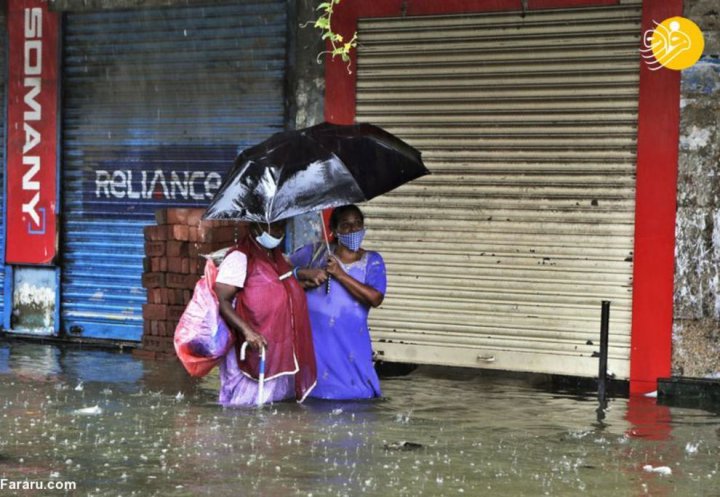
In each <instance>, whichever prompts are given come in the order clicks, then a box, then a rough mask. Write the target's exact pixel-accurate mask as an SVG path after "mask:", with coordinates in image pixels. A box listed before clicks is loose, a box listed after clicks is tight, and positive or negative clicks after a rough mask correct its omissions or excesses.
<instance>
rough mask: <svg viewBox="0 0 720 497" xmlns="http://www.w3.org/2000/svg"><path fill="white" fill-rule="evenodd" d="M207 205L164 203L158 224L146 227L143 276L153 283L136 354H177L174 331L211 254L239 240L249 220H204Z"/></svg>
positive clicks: (157, 215)
mask: <svg viewBox="0 0 720 497" xmlns="http://www.w3.org/2000/svg"><path fill="white" fill-rule="evenodd" d="M203 212H204V209H160V210H158V211H156V212H155V220H156V221H157V225H155V226H146V227H145V259H144V272H143V276H142V284H143V287H145V288H146V289H147V304H144V305H143V321H144V330H143V339H142V347H141V349H137V350H136V351H135V354H136V355H139V356H142V357H146V358H152V359H169V358H174V357H175V349H174V348H173V335H174V333H175V328H176V327H177V324H178V321H179V320H180V316H181V315H182V313H183V311H184V310H185V306H186V305H187V303H188V302H189V301H190V298H191V297H192V293H193V289H194V288H195V284H196V283H197V281H198V280H199V279H200V277H201V276H202V275H203V273H204V270H205V258H204V257H202V254H209V253H211V252H214V251H216V250H219V249H222V248H225V247H229V246H231V245H233V244H234V243H235V240H237V238H238V236H241V235H243V233H242V232H241V231H240V230H243V229H245V228H244V226H242V225H238V224H237V223H235V222H232V221H201V220H200V218H201V216H202V214H203Z"/></svg>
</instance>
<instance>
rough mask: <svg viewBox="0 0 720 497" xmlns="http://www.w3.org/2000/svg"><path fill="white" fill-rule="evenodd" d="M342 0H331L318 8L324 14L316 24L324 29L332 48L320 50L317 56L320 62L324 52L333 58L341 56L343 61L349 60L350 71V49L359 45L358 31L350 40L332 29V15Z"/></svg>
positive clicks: (323, 31)
mask: <svg viewBox="0 0 720 497" xmlns="http://www.w3.org/2000/svg"><path fill="white" fill-rule="evenodd" d="M341 1H342V0H330V1H329V2H323V3H321V4H320V5H318V7H317V10H321V11H323V14H322V15H321V16H320V17H319V18H318V19H317V20H316V21H315V24H314V26H315V27H316V28H317V29H319V30H320V31H322V33H323V35H322V39H323V40H329V41H330V50H325V51H323V52H320V53H319V54H318V56H317V59H318V64H319V63H320V57H321V56H322V55H323V54H329V55H330V57H331V58H332V59H335V57H338V56H339V57H340V58H341V59H342V60H343V62H347V70H348V73H351V72H352V71H351V70H350V51H351V50H352V49H353V48H355V47H357V31H356V32H355V33H353V36H352V38H351V39H350V41H344V40H343V37H342V35H341V34H340V33H335V32H333V30H332V24H331V21H332V15H333V11H334V9H335V6H336V5H338V4H339V3H340V2H341Z"/></svg>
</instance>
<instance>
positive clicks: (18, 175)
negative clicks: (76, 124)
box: [5, 0, 60, 264]
mask: <svg viewBox="0 0 720 497" xmlns="http://www.w3.org/2000/svg"><path fill="white" fill-rule="evenodd" d="M59 26H60V20H59V15H58V14H56V13H53V12H49V11H48V8H47V1H43V0H8V18H7V28H8V41H9V50H8V108H7V116H8V121H7V140H8V141H7V232H6V237H7V238H6V254H5V260H6V262H7V263H10V264H50V263H52V262H53V259H54V258H55V254H56V250H57V249H56V247H57V227H56V220H55V213H56V209H55V208H56V203H57V184H56V183H57V134H58V133H57V129H58V122H57V121H58V34H59Z"/></svg>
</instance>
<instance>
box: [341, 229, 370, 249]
mask: <svg viewBox="0 0 720 497" xmlns="http://www.w3.org/2000/svg"><path fill="white" fill-rule="evenodd" d="M363 238H365V229H361V230H358V231H353V232H352V233H338V234H337V239H338V242H340V244H341V245H343V246H345V247H347V248H349V249H350V250H352V251H353V252H357V251H358V250H360V245H362V241H363Z"/></svg>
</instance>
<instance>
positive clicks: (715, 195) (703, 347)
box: [673, 0, 720, 377]
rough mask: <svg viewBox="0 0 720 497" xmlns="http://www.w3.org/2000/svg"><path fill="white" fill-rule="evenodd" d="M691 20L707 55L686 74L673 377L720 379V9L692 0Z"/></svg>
mask: <svg viewBox="0 0 720 497" xmlns="http://www.w3.org/2000/svg"><path fill="white" fill-rule="evenodd" d="M684 16H685V17H687V18H689V19H692V20H693V21H695V22H696V23H697V24H698V25H699V26H700V29H702V30H703V33H704V37H705V51H704V54H703V57H702V58H701V60H700V61H699V62H698V63H697V64H696V65H695V66H693V67H692V68H690V69H687V70H685V71H683V73H682V94H681V103H680V106H681V117H680V154H679V164H678V194H677V200H678V210H677V224H676V248H675V255H676V257H675V261H676V262H675V302H674V304H675V305H674V325H673V374H675V375H682V376H700V377H705V376H718V377H720V5H719V4H718V3H717V1H716V0H685V11H684Z"/></svg>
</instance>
